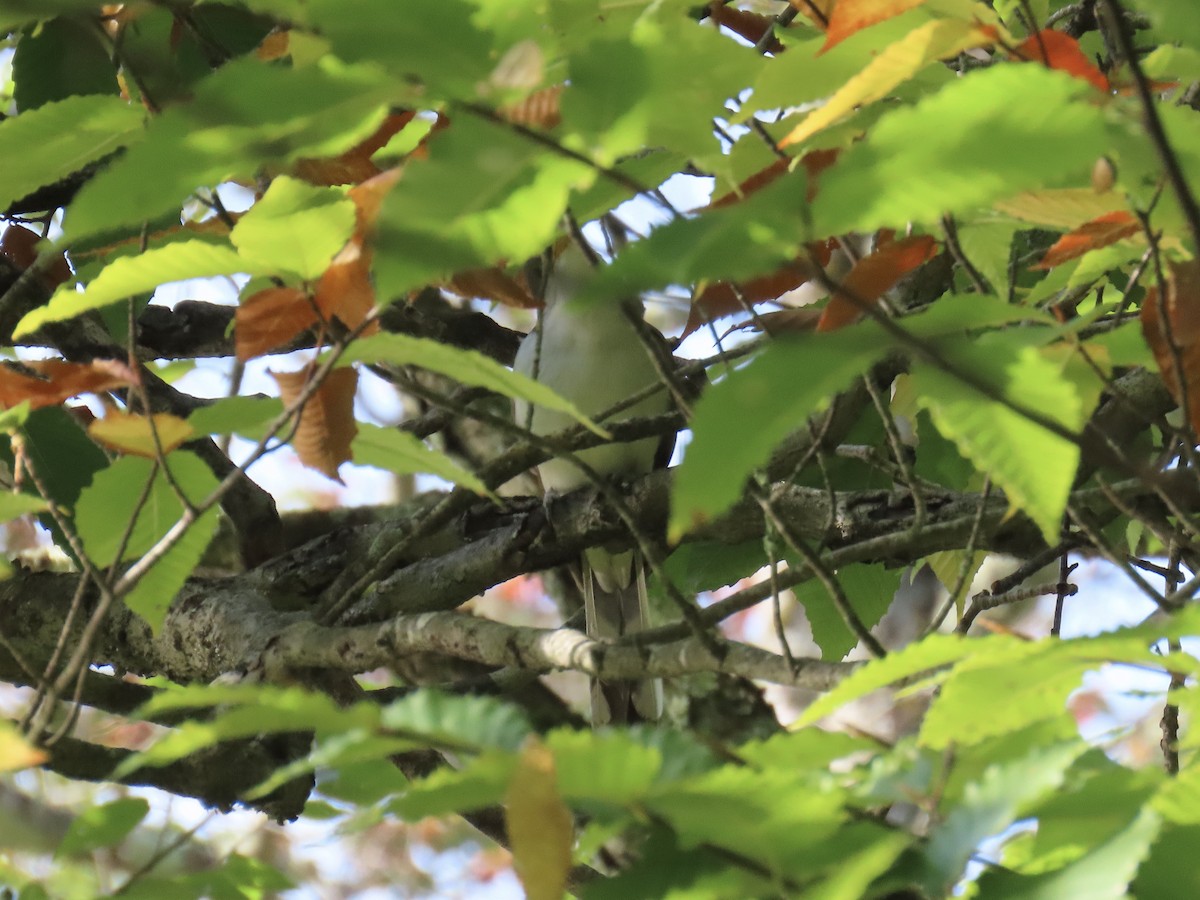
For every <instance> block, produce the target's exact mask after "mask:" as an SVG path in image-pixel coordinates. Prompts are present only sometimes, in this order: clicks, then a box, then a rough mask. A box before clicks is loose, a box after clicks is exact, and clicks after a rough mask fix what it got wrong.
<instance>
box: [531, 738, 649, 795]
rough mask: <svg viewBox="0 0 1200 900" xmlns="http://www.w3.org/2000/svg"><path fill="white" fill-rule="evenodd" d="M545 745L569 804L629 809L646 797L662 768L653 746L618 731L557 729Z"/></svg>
mask: <svg viewBox="0 0 1200 900" xmlns="http://www.w3.org/2000/svg"><path fill="white" fill-rule="evenodd" d="M546 746H548V747H549V748H550V749H551V750H552V751H553V752H554V768H555V772H556V774H557V784H558V790H559V793H560V794H561V795H562V797H563V799H564V800H567V801H568V802H580V801H584V802H591V803H594V804H599V805H616V806H628V805H630V804H632V803H634V802H636V801H638V800H640V799H641V798H642V797H644V796H645V795H646V792H647V791H649V790H650V787H651V785H653V784H654V781H655V779H656V778H657V777H658V774H659V770H660V769H661V767H662V754H661V753H660V752H659V750H658V749H657V748H656V747H647V746H646V745H644V744H639V743H637V742H636V741H634V740H633V739H632V738H631V737H630V736H629V735H628V734H622V733H619V732H598V731H574V730H571V729H559V730H558V731H554V732H551V733H550V734H549V735H548V736H547V738H546Z"/></svg>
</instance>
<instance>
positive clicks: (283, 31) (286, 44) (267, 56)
mask: <svg viewBox="0 0 1200 900" xmlns="http://www.w3.org/2000/svg"><path fill="white" fill-rule="evenodd" d="M291 38H292V32H291V30H290V29H287V28H277V29H275V30H274V31H272V32H271V33H270V34H268V35H267V36H266V37H265V38H263V39H262V43H261V44H259V45H258V49H257V50H255V51H254V55H255V56H257V57H258V58H259V59H260V60H262V61H263V62H272V61H273V60H276V59H283V57H285V56H287V55H288V54H289V53H290V52H291Z"/></svg>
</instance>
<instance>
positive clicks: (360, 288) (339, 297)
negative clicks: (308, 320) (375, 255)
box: [313, 240, 379, 337]
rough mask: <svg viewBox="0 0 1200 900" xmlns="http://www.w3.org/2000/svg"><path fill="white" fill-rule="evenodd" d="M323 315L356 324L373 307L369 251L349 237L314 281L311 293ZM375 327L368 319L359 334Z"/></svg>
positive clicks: (377, 328) (368, 334) (361, 321)
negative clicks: (315, 283)
mask: <svg viewBox="0 0 1200 900" xmlns="http://www.w3.org/2000/svg"><path fill="white" fill-rule="evenodd" d="M313 302H314V303H316V305H317V309H319V310H320V311H321V315H323V316H324V317H325V318H326V319H333V318H337V319H338V320H340V321H341V323H342V324H343V325H345V326H346V327H347V328H351V329H353V328H357V327H358V326H359V325H361V324H362V323H363V321H364V320H365V319H366V317H367V314H368V313H370V312H371V310H372V309H374V308H375V286H374V285H373V284H371V251H370V248H364V247H362V246H361V245H360V244H359V243H358V242H357V241H355V240H351V241H350V243H348V244H346V246H345V247H343V248H342V249H341V250H340V251H339V252H338V255H337V256H335V257H334V258H333V262H332V263H330V264H329V268H328V269H326V270H325V273H324V274H323V275H322V276H321V280H320V281H318V282H317V291H316V295H315V296H314V297H313ZM378 331H379V323H378V322H372V323H371V324H370V325H368V326H367V327H366V328H365V329H363V332H362V335H363V337H367V336H370V335H372V334H375V333H376V332H378Z"/></svg>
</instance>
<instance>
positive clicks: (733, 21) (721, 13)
mask: <svg viewBox="0 0 1200 900" xmlns="http://www.w3.org/2000/svg"><path fill="white" fill-rule="evenodd" d="M708 17H709V18H710V19H712V20H713V21H714V22H716V23H717V24H718V25H720V26H721V27H723V28H728V29H729V30H730V31H732V32H733V33H734V34H736V35H739V36H740V37H743V38H745V39H746V40H748V41H749V42H750V43H752V44H757V43H758V42H759V41H760V40H762V36H763V35H764V34H766V33H767V29H768V28H770V27H771V26H772V25H773V24H774V22H775V17H774V16H765V15H763V14H762V13H756V12H751V11H750V10H747V9H738V8H737V7H736V6H727V5H726V4H725V3H723V2H722V0H712V2H711V3H709V4H708ZM783 49H784V45H783V43H782V42H781V41H780V40H779V38H777V37H772V38H771V41H770V43H769V44H767V50H768V51H769V52H771V53H780V52H782V51H783Z"/></svg>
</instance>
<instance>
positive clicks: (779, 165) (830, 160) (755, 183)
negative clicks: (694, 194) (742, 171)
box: [709, 147, 842, 209]
mask: <svg viewBox="0 0 1200 900" xmlns="http://www.w3.org/2000/svg"><path fill="white" fill-rule="evenodd" d="M841 152H842V151H841V148H840V147H832V148H830V149H827V150H810V151H809V152H808V153H805V154H804V155H803V156H802V157H800V165H802V166H804V171H805V172H806V173H808V178H809V181H810V182H811V184H810V185H809V186H808V199H809V200H812V199H813V197H815V196H816V193H817V182H816V179H817V176H818V175H820V174H821V173H822V172H824V171H825V170H826V169H828V168H829V167H830V166H831V165H833V164H834V162H835V161H836V160H837V158H838V155H839V154H840V153H841ZM792 162H793V161H792V160H791V159H782V158H781V159H777V160H775V162H773V163H771V165H769V166H767V167H766V168H765V169H760V170H759V171H757V172H755V173H754V174H753V175H751V176H750V177H749V178H747V179H746V180H745V181H743V182H741V183H740V184H739V185H738V186H737V189H736V190H733V191H730V192H729V193H728V194H724V195H722V196H720V197H718V198H717V199H716V200H714V201H713V202H712V203H710V204H709V208H710V209H720V208H721V207H723V206H732V205H733V204H734V203H740V202H741V201H742V200H744V199H746V198H747V197H749V196H750V195H751V194H753V193H754V192H755V191H757V190H759V189H760V188H764V187H766V186H767V185H768V184H770V183H771V182H772V181H774V180H775V179H776V178H779V177H780V176H781V175H784V174H786V173H787V172H788V170H789V169H790V168H791V165H792Z"/></svg>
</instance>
